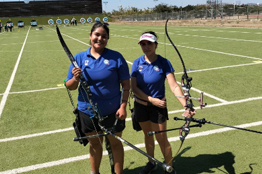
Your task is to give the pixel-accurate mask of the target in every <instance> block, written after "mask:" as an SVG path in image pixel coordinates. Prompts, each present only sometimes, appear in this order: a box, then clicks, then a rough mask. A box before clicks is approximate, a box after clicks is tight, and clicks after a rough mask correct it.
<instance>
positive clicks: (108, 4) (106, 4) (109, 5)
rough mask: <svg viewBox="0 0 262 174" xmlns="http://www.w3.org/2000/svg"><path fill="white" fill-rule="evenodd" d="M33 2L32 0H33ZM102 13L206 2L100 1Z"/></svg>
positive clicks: (225, 0) (245, 1)
mask: <svg viewBox="0 0 262 174" xmlns="http://www.w3.org/2000/svg"><path fill="white" fill-rule="evenodd" d="M0 1H23V0H0ZM33 1H34V0H33ZM101 1H102V6H103V11H106V12H112V11H113V10H119V6H120V5H121V6H122V7H123V8H124V9H126V8H129V7H136V8H138V9H147V8H153V7H155V6H156V5H158V4H167V5H169V6H171V5H176V6H178V7H180V6H183V7H185V6H187V5H197V4H206V1H207V0H101ZM218 1H220V2H221V1H222V2H223V3H229V4H234V3H235V4H248V3H254V4H257V3H259V4H260V6H262V0H218Z"/></svg>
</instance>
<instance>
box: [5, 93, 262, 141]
mask: <svg viewBox="0 0 262 174" xmlns="http://www.w3.org/2000/svg"><path fill="white" fill-rule="evenodd" d="M255 100H262V96H261V97H253V98H247V99H243V100H235V101H230V102H224V103H218V104H213V105H207V106H206V108H213V107H219V106H224V105H231V104H237V103H244V102H249V101H255ZM195 109H200V107H195ZM183 112H185V110H184V109H181V110H175V111H169V112H168V114H174V113H183ZM126 121H131V118H127V119H126ZM71 130H73V128H65V129H58V130H53V131H48V132H43V133H35V134H29V135H23V136H19V137H11V138H5V139H0V143H2V142H8V141H15V140H20V139H26V138H32V137H38V136H42V135H49V134H54V133H60V132H66V131H71Z"/></svg>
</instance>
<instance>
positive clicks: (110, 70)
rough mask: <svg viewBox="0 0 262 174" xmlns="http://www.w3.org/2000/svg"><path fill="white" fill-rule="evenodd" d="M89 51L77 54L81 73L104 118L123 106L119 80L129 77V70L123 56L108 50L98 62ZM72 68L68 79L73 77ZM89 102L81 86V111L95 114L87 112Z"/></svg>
mask: <svg viewBox="0 0 262 174" xmlns="http://www.w3.org/2000/svg"><path fill="white" fill-rule="evenodd" d="M90 49H91V47H90V48H88V49H87V51H85V52H81V53H78V54H76V55H75V60H76V62H77V64H78V66H79V67H80V68H81V69H82V70H83V72H82V74H83V76H84V78H85V79H86V80H87V83H88V85H89V88H90V90H91V92H92V97H91V99H92V102H93V104H97V105H98V108H99V110H100V114H101V116H105V115H108V114H111V113H114V112H116V111H117V110H118V109H119V107H120V102H121V101H120V100H121V91H120V81H123V80H127V79H129V78H130V75H129V69H128V66H127V63H126V61H125V59H124V58H123V56H122V55H121V54H120V53H119V52H117V51H113V50H110V49H107V48H105V50H104V52H103V53H102V55H101V56H100V57H99V58H97V59H95V58H94V57H93V56H92V55H91V54H90ZM72 69H73V65H72V64H71V65H70V67H69V71H68V75H67V79H66V80H69V79H71V78H73V74H72ZM88 106H90V103H89V102H88V100H87V96H86V94H85V92H84V90H83V89H82V88H81V87H78V109H79V110H80V111H82V112H84V113H86V114H88V115H91V116H92V115H93V111H92V110H88V109H87V108H88Z"/></svg>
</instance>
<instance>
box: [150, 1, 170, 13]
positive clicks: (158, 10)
mask: <svg viewBox="0 0 262 174" xmlns="http://www.w3.org/2000/svg"><path fill="white" fill-rule="evenodd" d="M153 11H154V12H156V13H162V12H172V6H168V5H167V4H163V3H162V4H159V5H157V6H155V8H154V9H153Z"/></svg>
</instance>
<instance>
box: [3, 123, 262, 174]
mask: <svg viewBox="0 0 262 174" xmlns="http://www.w3.org/2000/svg"><path fill="white" fill-rule="evenodd" d="M259 125H262V121H258V122H253V123H247V124H242V125H237V126H235V127H239V128H248V127H252V126H259ZM231 130H234V129H233V128H227V127H226V128H219V129H214V130H209V131H202V132H198V133H192V134H189V135H188V136H187V139H191V138H196V137H201V136H208V135H212V134H217V133H222V132H227V131H231ZM168 140H169V142H175V141H179V137H178V136H177V137H170V138H168ZM155 144H158V143H157V141H155ZM135 146H136V147H138V148H144V147H145V144H144V143H142V144H136V145H135ZM129 150H133V148H131V147H129V146H125V147H124V151H129ZM107 154H108V153H107V151H103V155H107ZM89 158H90V155H89V154H87V155H81V156H76V157H71V158H64V159H61V160H57V161H51V162H46V163H42V164H35V165H31V166H27V167H21V168H16V169H11V170H6V171H2V172H0V174H15V173H24V172H29V171H33V170H38V169H43V168H48V167H53V166H58V165H63V164H67V163H71V162H76V161H80V160H86V159H89Z"/></svg>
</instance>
